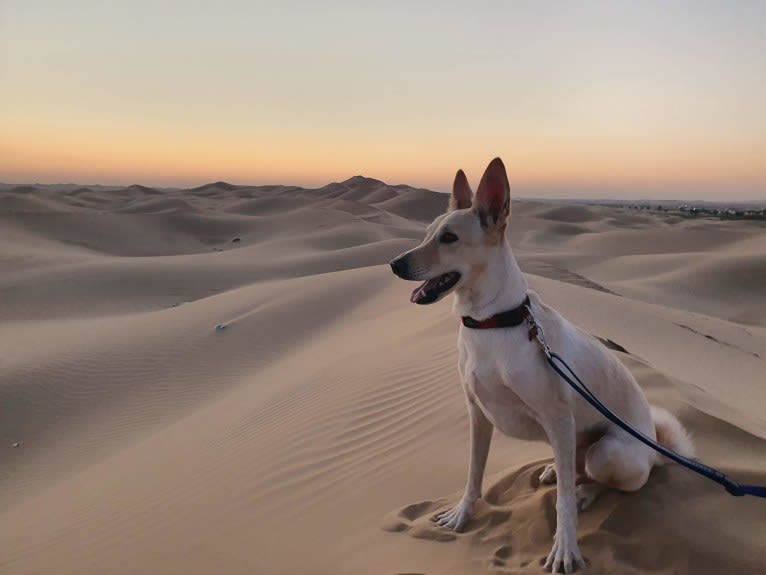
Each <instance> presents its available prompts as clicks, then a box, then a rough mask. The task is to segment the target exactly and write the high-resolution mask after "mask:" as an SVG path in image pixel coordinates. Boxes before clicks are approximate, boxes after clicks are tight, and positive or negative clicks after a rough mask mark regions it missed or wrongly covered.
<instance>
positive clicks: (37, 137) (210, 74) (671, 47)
mask: <svg viewBox="0 0 766 575" xmlns="http://www.w3.org/2000/svg"><path fill="white" fill-rule="evenodd" d="M0 86H1V89H0V181H1V182H8V183H22V182H25V183H26V182H41V183H55V182H78V183H86V184H87V183H90V184H95V183H102V184H130V183H142V184H147V185H156V186H189V185H198V184H201V183H205V182H209V181H214V180H226V181H230V182H234V183H241V184H265V183H287V184H299V185H307V186H314V185H323V184H326V183H328V182H330V181H337V180H343V179H346V178H348V177H349V176H352V175H355V174H364V175H367V176H371V177H376V178H379V179H382V180H385V181H387V182H389V183H408V184H411V185H415V186H425V187H429V188H433V189H437V190H447V189H448V187H449V185H450V183H451V180H452V177H453V175H454V172H455V170H456V169H457V168H463V169H465V170H466V172H467V173H468V175H469V178H470V179H471V180H472V181H473V182H476V181H477V180H478V178H479V177H480V175H481V171H482V170H483V168H484V166H486V164H487V162H488V161H489V160H490V159H491V158H492V157H494V156H498V155H499V156H502V157H503V159H504V160H505V163H506V165H507V166H508V168H509V173H510V178H511V183H512V186H513V188H514V194H515V195H517V196H524V195H526V196H541V197H596V196H600V197H617V198H619V197H632V198H640V197H665V198H676V197H680V198H708V199H712V198H720V199H766V111H764V108H766V2H747V1H737V2H707V1H689V2H621V1H614V2H511V1H508V2H481V1H477V2H449V1H444V2H430V1H428V2H419V1H410V2H403V1H389V2H365V1H363V0H357V1H350V0H349V1H332V2H330V1H327V2H325V1H303V2H293V1H244V0H241V1H237V0H228V1H217V2H215V1H198V2H192V1H180V0H165V1H148V0H133V1H131V2H117V1H115V2H111V1H104V0H101V1H98V2H97V1H91V0H70V1H68V2H60V1H54V0H34V1H31V0H5V1H2V0H0Z"/></svg>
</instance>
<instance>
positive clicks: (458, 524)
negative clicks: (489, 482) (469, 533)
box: [434, 397, 493, 531]
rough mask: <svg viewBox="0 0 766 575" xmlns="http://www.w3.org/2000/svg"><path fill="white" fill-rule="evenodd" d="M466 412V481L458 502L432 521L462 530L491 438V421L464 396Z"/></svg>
mask: <svg viewBox="0 0 766 575" xmlns="http://www.w3.org/2000/svg"><path fill="white" fill-rule="evenodd" d="M466 400H467V403H468V414H469V416H470V423H471V458H470V462H469V464H468V481H467V482H466V486H465V492H464V493H463V498H462V499H461V500H460V502H459V503H458V504H457V505H456V506H455V507H453V508H452V509H449V510H447V511H444V512H443V513H440V514H438V515H437V516H436V517H434V521H436V523H437V524H438V525H441V526H442V527H448V528H450V529H453V530H455V531H462V530H463V527H465V524H466V523H468V519H470V517H471V512H472V511H473V504H474V503H475V502H476V500H477V499H478V498H479V497H481V484H482V480H483V479H484V468H485V467H486V466H487V455H488V454H489V444H490V441H491V440H492V430H493V426H492V423H491V422H490V421H489V420H488V419H487V416H486V415H484V413H483V412H482V411H481V408H480V407H479V406H478V405H476V402H475V401H474V400H473V399H472V398H470V397H466Z"/></svg>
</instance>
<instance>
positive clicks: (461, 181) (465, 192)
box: [447, 170, 473, 212]
mask: <svg viewBox="0 0 766 575" xmlns="http://www.w3.org/2000/svg"><path fill="white" fill-rule="evenodd" d="M472 200H473V192H472V191H471V186H470V184H469V183H468V178H466V177H465V173H464V172H463V170H458V171H457V174H455V183H453V184H452V195H451V196H450V199H449V209H448V210H447V211H450V212H452V211H454V210H464V209H465V208H470V207H471V201H472Z"/></svg>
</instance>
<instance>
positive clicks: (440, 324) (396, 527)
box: [0, 177, 766, 575]
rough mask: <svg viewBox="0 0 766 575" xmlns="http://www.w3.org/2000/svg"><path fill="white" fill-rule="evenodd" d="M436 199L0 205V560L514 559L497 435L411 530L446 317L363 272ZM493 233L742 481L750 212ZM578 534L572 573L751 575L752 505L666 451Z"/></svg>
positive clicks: (524, 534)
mask: <svg viewBox="0 0 766 575" xmlns="http://www.w3.org/2000/svg"><path fill="white" fill-rule="evenodd" d="M445 205H446V196H444V195H441V194H436V193H434V192H429V191H426V190H418V189H412V188H409V187H406V186H387V185H385V184H383V183H382V182H379V181H377V180H371V179H367V178H361V177H355V178H352V179H350V180H347V181H346V182H342V183H335V184H330V185H328V186H325V187H324V188H320V189H318V190H306V189H301V188H296V187H288V186H265V187H257V188H256V187H239V186H232V185H229V184H225V183H223V182H219V183H216V184H211V185H208V186H202V187H200V188H196V189H193V190H186V191H159V190H153V189H150V188H145V187H142V186H131V187H127V188H119V189H105V188H101V187H97V186H93V187H77V186H65V187H62V188H51V187H41V186H38V187H35V186H20V187H16V188H10V189H6V190H4V191H0V409H1V410H2V411H1V417H0V573H2V574H8V575H27V574H40V575H42V574H46V575H47V574H51V575H67V574H72V575H74V574H77V575H83V574H109V575H120V574H126V575H127V574H131V575H132V574H137V573H141V574H146V575H149V574H184V575H194V574H200V575H201V574H213V573H220V574H226V575H239V574H242V575H244V574H248V575H251V574H297V573H301V574H327V575H336V574H364V573H371V574H378V573H380V574H386V575H394V574H405V573H407V574H416V573H417V574H427V575H433V574H441V573H449V574H467V573H470V574H475V573H513V574H539V573H542V568H541V566H540V560H541V559H542V558H543V557H544V556H545V555H546V554H547V552H548V549H549V547H550V544H551V537H552V535H553V529H554V521H555V513H554V503H555V488H554V487H551V486H541V485H539V484H538V481H537V475H538V474H539V471H540V470H541V469H542V468H543V466H544V465H545V464H546V463H547V462H549V461H551V458H552V453H551V450H550V447H549V446H548V445H546V444H543V443H539V442H525V441H519V440H512V439H508V438H504V437H502V436H500V435H499V434H496V435H495V440H494V442H493V445H492V449H491V452H490V458H489V465H488V474H487V477H486V479H485V498H484V500H483V501H482V502H481V503H480V504H479V507H478V510H477V513H476V515H475V517H474V518H473V519H472V520H471V522H470V523H469V525H468V528H467V531H466V532H465V533H462V534H455V533H452V532H448V531H445V530H443V529H439V528H436V527H434V526H433V524H432V523H431V522H430V521H429V518H430V517H431V516H432V515H433V514H434V513H435V512H436V511H437V510H440V509H443V508H444V507H446V506H448V505H450V504H452V503H454V502H456V501H457V499H458V498H459V496H460V493H461V492H462V488H463V485H464V481H465V476H466V468H467V453H468V419H467V417H466V413H465V405H464V400H463V396H462V391H461V389H460V385H459V382H458V379H457V368H456V361H457V358H456V351H455V349H456V348H455V342H456V333H457V319H456V318H454V317H453V316H452V315H451V306H450V302H441V303H439V304H436V305H433V306H413V305H412V304H410V303H409V293H410V291H411V290H412V288H413V287H414V286H413V285H412V284H410V283H407V282H403V281H401V280H398V279H396V278H395V277H394V276H393V275H392V274H391V272H390V270H389V268H388V266H387V265H386V263H387V262H388V260H389V259H390V258H391V257H393V256H394V255H396V254H398V253H400V252H401V251H403V250H405V249H408V248H410V247H412V246H414V245H416V243H417V242H418V241H419V238H421V237H422V234H423V230H424V227H425V224H426V223H427V222H428V221H430V220H431V219H432V218H433V217H434V216H435V215H437V214H439V213H441V212H442V211H443V209H444V208H445ZM511 239H512V243H513V246H514V249H515V252H516V254H517V256H518V258H519V261H520V264H521V267H522V269H523V270H524V271H525V273H526V274H527V276H528V279H529V282H530V285H531V286H532V287H533V289H535V290H537V291H538V292H539V293H540V294H541V296H542V297H543V299H544V300H545V301H546V302H547V303H549V304H550V305H553V306H554V307H556V308H557V309H558V310H559V311H560V312H562V313H563V314H564V315H565V316H567V317H568V318H570V319H571V320H573V321H574V322H575V323H577V324H578V325H580V326H581V327H582V328H584V329H585V330H587V331H589V332H591V333H593V334H594V335H596V336H598V337H601V338H604V339H608V340H611V341H612V342H614V343H616V344H618V345H619V346H622V348H624V349H625V350H626V351H625V352H615V353H617V355H618V356H619V357H620V359H621V360H622V361H623V362H624V363H625V364H626V365H627V366H628V368H630V370H631V371H632V372H633V373H634V374H635V376H636V377H637V379H638V381H639V383H640V384H641V386H642V387H643V389H644V390H645V392H646V394H647V396H648V397H649V399H650V401H651V402H652V403H655V404H658V405H661V406H663V407H666V408H667V409H669V410H670V411H672V412H674V413H676V414H677V415H678V416H679V418H680V419H681V420H682V421H683V423H684V424H685V425H686V426H687V427H688V428H689V430H690V431H691V432H692V434H693V436H694V438H695V441H696V444H697V447H698V452H699V456H700V459H701V460H702V461H704V462H706V463H708V464H710V465H713V466H715V467H718V468H720V469H721V470H723V471H725V472H726V473H730V474H731V475H732V476H733V477H735V478H736V479H738V480H740V481H743V482H750V483H761V484H766V225H764V224H763V223H762V222H755V221H719V220H715V219H705V218H698V219H681V218H679V217H678V216H674V215H670V214H660V213H650V212H646V211H643V212H636V211H630V210H627V209H619V208H609V207H599V206H589V205H567V204H564V203H550V202H533V201H517V202H515V203H514V205H513V216H512V220H511ZM216 326H219V328H218V329H216ZM17 442H18V446H16V447H14V444H15V443H17ZM578 540H579V542H580V547H581V550H582V552H583V554H584V555H585V557H586V558H587V559H588V561H589V567H588V570H587V572H588V573H592V574H594V575H596V574H604V575H606V574H609V575H612V574H628V575H631V574H648V573H652V574H656V573H660V574H667V575H675V574H682V575H683V574H689V575H721V574H724V573H732V574H737V575H755V574H762V573H764V572H766V500H757V499H754V498H734V497H731V496H729V495H727V494H726V493H725V492H724V491H723V490H722V489H721V488H719V487H718V486H716V485H714V484H712V483H709V482H707V481H705V480H703V479H701V478H699V477H697V476H695V475H692V474H691V473H689V472H687V471H685V470H683V469H681V468H679V467H677V466H667V467H664V468H660V469H655V471H654V472H653V473H652V476H651V477H650V480H649V482H648V484H647V485H646V486H645V487H644V488H643V489H642V490H641V491H639V492H637V493H633V494H621V493H614V492H610V493H607V494H606V495H604V496H603V497H602V498H601V499H600V500H599V501H597V502H596V503H595V504H594V506H593V507H592V508H591V509H589V510H587V511H586V512H584V513H583V514H581V516H580V523H579V529H578Z"/></svg>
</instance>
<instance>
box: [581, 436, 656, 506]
mask: <svg viewBox="0 0 766 575" xmlns="http://www.w3.org/2000/svg"><path fill="white" fill-rule="evenodd" d="M652 462H653V459H652V454H651V452H649V451H648V449H647V448H646V447H645V446H644V445H642V444H640V443H639V442H638V441H636V440H635V439H633V438H632V437H628V436H627V435H625V434H624V433H623V432H621V431H619V430H616V429H615V430H611V431H610V432H607V433H606V434H605V435H604V436H603V437H602V438H601V439H599V440H598V441H596V442H595V443H594V444H593V445H591V446H590V448H589V449H588V451H587V453H586V455H585V473H586V474H587V476H588V477H589V478H590V479H591V480H593V481H595V482H596V483H595V484H593V483H587V484H583V485H581V486H580V489H579V490H578V491H579V492H578V508H579V509H580V510H581V511H582V510H583V509H585V508H587V507H588V506H589V505H590V504H591V503H593V501H595V500H596V498H597V497H598V496H599V495H600V494H601V493H602V492H603V491H604V489H605V488H606V487H612V488H614V489H619V490H620V491H636V490H638V489H640V488H641V487H643V485H644V484H645V483H646V480H647V479H648V478H649V472H650V471H651V470H652Z"/></svg>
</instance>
